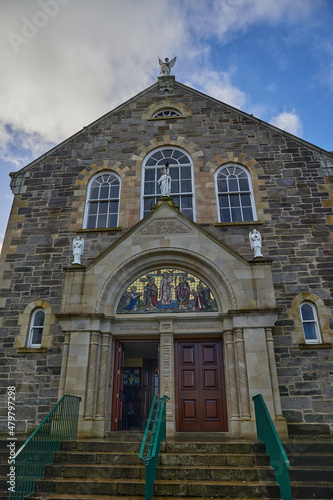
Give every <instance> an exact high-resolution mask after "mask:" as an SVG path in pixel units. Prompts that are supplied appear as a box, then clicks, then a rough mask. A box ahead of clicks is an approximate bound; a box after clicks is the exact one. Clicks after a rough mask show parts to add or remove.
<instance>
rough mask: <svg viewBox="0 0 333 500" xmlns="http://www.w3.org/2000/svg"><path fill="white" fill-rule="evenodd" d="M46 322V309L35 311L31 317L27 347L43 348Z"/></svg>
mask: <svg viewBox="0 0 333 500" xmlns="http://www.w3.org/2000/svg"><path fill="white" fill-rule="evenodd" d="M44 321H45V311H44V309H35V310H34V311H33V313H32V315H31V320H30V329H29V336H28V345H27V347H32V348H38V347H40V346H41V343H42V336H43V329H44Z"/></svg>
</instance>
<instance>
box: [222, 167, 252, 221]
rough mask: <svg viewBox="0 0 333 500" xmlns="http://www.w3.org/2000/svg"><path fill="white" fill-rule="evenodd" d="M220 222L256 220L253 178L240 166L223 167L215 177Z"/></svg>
mask: <svg viewBox="0 0 333 500" xmlns="http://www.w3.org/2000/svg"><path fill="white" fill-rule="evenodd" d="M215 181H216V195H217V206H218V217H219V222H243V221H244V222H245V221H253V220H256V211H255V205H254V200H253V192H252V184H251V178H250V175H249V173H248V172H247V170H245V168H243V167H240V166H239V165H227V166H224V167H221V168H220V169H219V170H218V171H217V172H216V176H215Z"/></svg>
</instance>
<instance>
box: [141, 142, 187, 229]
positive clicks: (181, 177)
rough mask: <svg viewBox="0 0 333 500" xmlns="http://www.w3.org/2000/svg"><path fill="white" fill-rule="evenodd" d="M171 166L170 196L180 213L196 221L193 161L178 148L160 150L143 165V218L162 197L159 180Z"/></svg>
mask: <svg viewBox="0 0 333 500" xmlns="http://www.w3.org/2000/svg"><path fill="white" fill-rule="evenodd" d="M166 163H168V164H169V173H170V176H171V193H170V196H171V198H172V199H173V201H174V203H176V204H177V205H178V207H179V209H180V211H181V212H182V213H183V214H184V215H186V216H187V217H189V218H190V219H192V220H194V192H193V180H192V178H193V175H192V161H191V159H190V157H189V156H188V155H187V154H186V153H185V152H184V151H183V150H181V149H178V148H172V147H169V148H159V149H157V150H155V151H153V152H152V153H151V154H150V155H148V157H147V158H146V160H145V162H144V165H143V195H142V214H141V215H142V217H145V216H146V215H147V214H148V213H149V212H150V211H151V209H152V207H153V206H154V205H155V203H156V201H157V199H158V198H159V197H160V196H161V191H160V186H159V184H158V179H159V178H160V177H161V175H162V174H163V169H164V167H165V165H166Z"/></svg>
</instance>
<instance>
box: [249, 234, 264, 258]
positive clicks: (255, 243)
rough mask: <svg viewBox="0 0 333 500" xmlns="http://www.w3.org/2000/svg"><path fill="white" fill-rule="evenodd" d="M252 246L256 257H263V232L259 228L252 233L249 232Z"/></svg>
mask: <svg viewBox="0 0 333 500" xmlns="http://www.w3.org/2000/svg"><path fill="white" fill-rule="evenodd" d="M249 240H250V246H251V248H252V250H253V251H254V258H256V257H263V254H262V253H261V244H262V243H261V234H260V233H259V231H258V230H257V229H253V231H252V233H251V232H250V234H249Z"/></svg>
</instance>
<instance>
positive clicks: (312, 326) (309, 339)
mask: <svg viewBox="0 0 333 500" xmlns="http://www.w3.org/2000/svg"><path fill="white" fill-rule="evenodd" d="M301 317H302V324H303V331H304V337H305V342H306V343H307V344H320V343H321V337H320V329H319V322H318V317H317V311H316V308H315V306H314V305H313V304H312V303H311V302H303V303H302V304H301Z"/></svg>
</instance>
